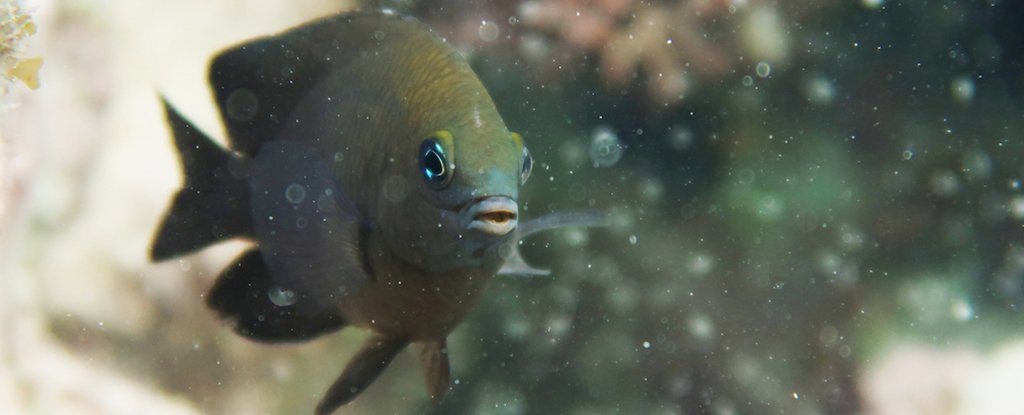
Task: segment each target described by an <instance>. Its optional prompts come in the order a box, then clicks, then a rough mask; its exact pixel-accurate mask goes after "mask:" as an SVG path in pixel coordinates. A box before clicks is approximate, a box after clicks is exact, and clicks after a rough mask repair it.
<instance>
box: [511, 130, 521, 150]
mask: <svg viewBox="0 0 1024 415" xmlns="http://www.w3.org/2000/svg"><path fill="white" fill-rule="evenodd" d="M511 135H512V141H515V142H516V144H519V146H520V147H522V146H523V136H521V135H519V133H517V132H515V131H513V132H512V133H511Z"/></svg>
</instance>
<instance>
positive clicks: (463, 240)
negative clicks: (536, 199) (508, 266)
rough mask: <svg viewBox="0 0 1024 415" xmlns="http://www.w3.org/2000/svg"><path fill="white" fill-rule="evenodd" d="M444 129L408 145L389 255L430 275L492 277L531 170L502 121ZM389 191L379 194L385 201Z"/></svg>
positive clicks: (471, 119) (507, 245)
mask: <svg viewBox="0 0 1024 415" xmlns="http://www.w3.org/2000/svg"><path fill="white" fill-rule="evenodd" d="M496 115H497V114H496V112H495V113H494V114H493V115H492V117H493V118H494V119H493V120H490V123H486V122H482V123H480V124H478V123H477V120H476V117H477V115H476V114H474V113H472V112H470V115H469V123H468V124H454V125H452V124H449V125H451V126H450V127H448V128H439V129H437V130H434V131H430V132H426V133H423V134H422V135H421V138H419V139H418V140H413V142H412V143H409V145H408V148H407V151H409V150H412V157H410V158H407V159H406V160H409V164H410V166H409V167H411V168H409V169H408V170H406V171H405V172H404V174H403V175H402V176H404V177H405V178H404V180H402V182H404V183H406V184H407V185H411V186H409V187H411V188H410V189H409V195H408V197H407V199H406V201H405V203H401V204H400V208H399V209H394V213H393V214H394V215H395V216H396V217H394V218H393V219H390V220H389V219H384V218H382V223H385V224H387V223H391V224H400V226H391V228H392V229H391V231H390V233H391V237H390V238H389V239H392V241H393V242H395V243H393V247H394V248H393V249H395V251H396V252H398V253H399V255H401V256H403V257H405V258H406V259H407V260H410V261H411V262H413V263H415V264H416V265H418V266H419V267H421V268H423V269H426V270H429V271H431V272H447V271H451V270H453V269H458V268H465V267H472V268H482V269H484V270H486V271H494V270H497V269H498V268H500V266H501V263H502V257H503V256H502V255H501V252H509V251H510V248H511V244H512V243H514V241H513V240H514V236H515V230H516V228H517V226H518V224H519V187H520V185H521V184H522V183H523V181H524V179H525V178H526V177H527V176H528V174H529V170H530V169H531V168H532V159H531V158H530V155H529V152H528V151H527V150H526V148H525V147H524V145H523V141H522V139H521V137H520V136H519V135H518V134H516V133H511V132H509V131H508V129H507V128H506V127H505V125H504V123H503V122H502V121H501V119H500V118H498V117H496ZM388 193H389V189H388V186H387V184H386V183H385V187H384V189H383V194H384V195H385V198H386V197H387V195H388Z"/></svg>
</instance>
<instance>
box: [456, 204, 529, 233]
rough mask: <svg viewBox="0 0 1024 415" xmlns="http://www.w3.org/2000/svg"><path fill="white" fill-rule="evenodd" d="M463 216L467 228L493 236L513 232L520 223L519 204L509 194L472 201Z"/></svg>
mask: <svg viewBox="0 0 1024 415" xmlns="http://www.w3.org/2000/svg"><path fill="white" fill-rule="evenodd" d="M463 217H465V218H467V222H466V229H470V230H474V231H478V232H481V233H484V234H488V235H493V236H503V235H507V234H508V233H509V232H512V230H513V229H515V228H516V225H518V224H519V205H518V204H516V201H515V200H513V199H512V198H510V197H508V196H490V197H485V198H481V199H477V200H476V201H474V202H473V203H471V204H470V205H469V206H468V208H467V209H466V211H465V212H464V213H463Z"/></svg>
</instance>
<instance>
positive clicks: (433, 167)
mask: <svg viewBox="0 0 1024 415" xmlns="http://www.w3.org/2000/svg"><path fill="white" fill-rule="evenodd" d="M452 167H454V166H451V165H449V164H448V157H447V156H445V154H444V147H442V146H441V143H440V142H438V141H437V140H436V139H434V138H428V139H426V140H423V144H420V171H421V172H422V173H423V178H424V179H425V180H426V181H427V184H428V185H430V187H432V188H434V189H443V188H445V187H446V186H448V183H451V180H452Z"/></svg>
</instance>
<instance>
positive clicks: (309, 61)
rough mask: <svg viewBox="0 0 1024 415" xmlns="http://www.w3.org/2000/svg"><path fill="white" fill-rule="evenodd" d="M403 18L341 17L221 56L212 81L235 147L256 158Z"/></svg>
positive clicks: (376, 15)
mask: <svg viewBox="0 0 1024 415" xmlns="http://www.w3.org/2000/svg"><path fill="white" fill-rule="evenodd" d="M402 19H404V18H402V17H398V16H393V15H388V14H383V13H379V12H363V13H355V14H341V15H335V16H331V17H326V18H323V19H320V20H317V21H314V22H312V23H309V24H305V25H302V26H299V27H297V28H294V29H291V30H288V31H285V32H282V33H279V34H276V35H272V36H268V37H263V38H259V39H256V40H253V41H249V42H246V43H243V44H240V45H237V46H235V47H232V48H230V49H228V50H225V51H224V52H222V53H220V54H219V55H217V56H216V57H215V58H214V59H213V62H212V63H211V64H210V73H209V80H210V84H211V85H212V87H213V90H214V95H215V97H216V100H217V107H218V108H219V109H220V113H221V118H222V119H223V121H224V125H225V126H226V128H227V132H228V137H229V141H230V144H231V148H232V149H233V150H235V151H238V152H241V153H242V154H245V155H248V156H250V157H251V156H253V155H255V154H256V151H257V150H258V149H259V146H260V145H261V144H262V143H264V142H266V141H268V140H270V139H271V138H273V137H274V136H275V135H276V134H277V133H278V132H279V131H280V127H281V123H282V122H286V121H288V117H289V116H290V114H291V113H292V110H293V109H294V108H295V106H296V105H297V104H298V103H299V101H300V100H301V99H302V98H303V97H304V96H305V95H306V94H307V93H308V92H309V90H310V89H312V88H313V87H314V86H315V85H316V84H317V82H318V81H320V80H321V79H322V78H323V77H324V75H325V74H326V73H328V72H329V71H331V70H335V69H337V68H341V67H344V66H345V65H347V64H348V63H349V62H351V60H352V57H353V56H357V54H359V53H361V52H365V51H368V50H371V49H372V48H375V47H379V46H380V45H381V43H382V41H383V40H384V39H386V38H387V37H386V36H382V35H380V34H379V33H383V32H381V28H384V27H386V26H387V27H390V25H392V24H393V23H395V22H398V21H400V20H402Z"/></svg>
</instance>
